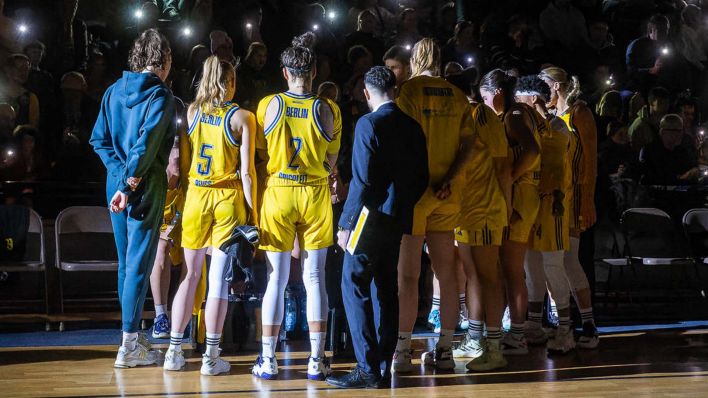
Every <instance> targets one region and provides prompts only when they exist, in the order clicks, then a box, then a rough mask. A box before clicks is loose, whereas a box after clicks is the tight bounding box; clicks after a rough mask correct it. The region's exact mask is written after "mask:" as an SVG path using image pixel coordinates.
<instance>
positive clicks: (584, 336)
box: [578, 321, 600, 350]
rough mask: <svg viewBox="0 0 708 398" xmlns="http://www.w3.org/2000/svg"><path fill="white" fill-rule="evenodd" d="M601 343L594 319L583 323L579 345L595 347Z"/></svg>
mask: <svg viewBox="0 0 708 398" xmlns="http://www.w3.org/2000/svg"><path fill="white" fill-rule="evenodd" d="M598 344H600V337H599V336H598V334H597V327H595V323H594V322H592V321H587V322H585V323H583V332H582V333H580V338H578V347H580V348H585V349H590V350H592V349H595V348H597V345H598Z"/></svg>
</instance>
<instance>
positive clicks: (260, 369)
mask: <svg viewBox="0 0 708 398" xmlns="http://www.w3.org/2000/svg"><path fill="white" fill-rule="evenodd" d="M251 373H253V375H254V376H256V377H260V378H261V379H266V380H273V379H277V378H278V361H277V360H276V359H275V357H272V358H270V357H264V356H261V355H259V356H258V358H256V363H255V365H253V370H252V371H251Z"/></svg>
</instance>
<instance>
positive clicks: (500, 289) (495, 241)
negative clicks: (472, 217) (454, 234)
mask: <svg viewBox="0 0 708 398" xmlns="http://www.w3.org/2000/svg"><path fill="white" fill-rule="evenodd" d="M488 233H489V234H490V235H492V238H491V239H489V241H490V244H488V245H482V246H472V258H473V260H474V264H475V267H476V270H477V275H478V277H479V285H480V287H481V291H482V302H483V303H484V320H485V324H486V327H487V338H486V344H485V345H484V347H483V348H484V352H483V353H482V355H480V356H479V357H477V358H475V359H473V360H472V361H471V362H470V363H468V364H467V369H469V370H474V371H489V370H494V369H498V368H503V367H505V366H506V365H507V363H506V360H505V359H504V357H503V356H502V352H501V339H502V332H501V327H502V316H503V315H504V282H503V277H502V272H501V267H500V264H499V245H500V244H501V232H500V231H488ZM494 234H496V236H494ZM470 327H471V326H470Z"/></svg>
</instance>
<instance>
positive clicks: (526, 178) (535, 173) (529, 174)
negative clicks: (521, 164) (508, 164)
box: [502, 104, 548, 185]
mask: <svg viewBox="0 0 708 398" xmlns="http://www.w3.org/2000/svg"><path fill="white" fill-rule="evenodd" d="M517 111H521V112H526V113H527V114H528V115H529V116H530V117H531V120H532V121H533V125H534V128H533V130H532V131H531V133H532V134H533V139H534V140H535V141H536V144H538V146H539V148H541V135H543V134H545V132H546V131H547V130H548V122H546V119H544V118H543V117H541V115H539V114H538V112H536V111H535V110H533V109H531V108H530V107H529V106H528V105H525V104H516V105H515V106H514V108H513V109H511V110H510V111H509V112H517ZM503 117H504V116H502V118H503ZM522 151H523V148H522V147H521V144H519V143H518V142H516V141H514V140H509V156H513V159H514V162H516V161H517V159H518V158H519V156H520V155H521V152H522ZM540 181H541V156H537V157H536V160H535V161H534V162H533V164H532V165H531V167H530V168H529V169H528V170H527V171H526V173H524V174H523V175H522V176H521V177H519V178H518V179H517V180H516V181H515V182H514V183H515V184H532V185H538V184H539V183H540Z"/></svg>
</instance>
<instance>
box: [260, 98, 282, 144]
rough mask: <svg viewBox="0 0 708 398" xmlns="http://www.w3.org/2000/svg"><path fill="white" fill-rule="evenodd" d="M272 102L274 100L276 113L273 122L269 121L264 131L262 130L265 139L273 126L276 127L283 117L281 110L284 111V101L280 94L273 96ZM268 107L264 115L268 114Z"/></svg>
mask: <svg viewBox="0 0 708 398" xmlns="http://www.w3.org/2000/svg"><path fill="white" fill-rule="evenodd" d="M273 100H275V101H276V102H277V104H278V111H277V112H276V114H275V118H274V119H273V121H271V122H270V124H269V125H268V126H267V127H266V128H265V130H263V135H265V136H266V137H267V136H268V134H270V132H271V131H273V129H274V128H275V126H277V125H278V122H279V121H280V119H281V118H282V116H283V110H284V109H285V100H283V97H282V96H281V94H276V95H275V96H273V98H272V99H271V100H270V101H271V102H273ZM268 106H270V104H268V105H267V106H266V114H267V113H268ZM264 119H265V117H264Z"/></svg>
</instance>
